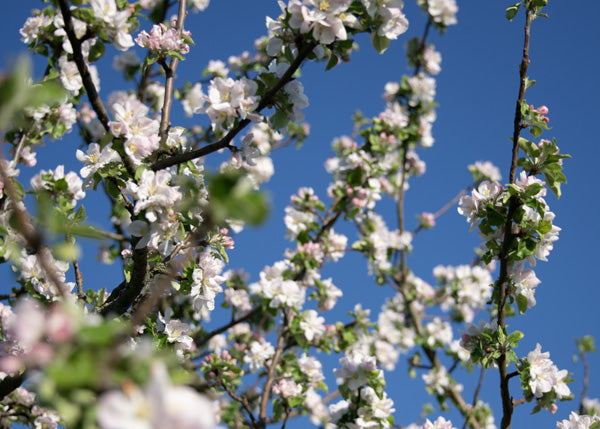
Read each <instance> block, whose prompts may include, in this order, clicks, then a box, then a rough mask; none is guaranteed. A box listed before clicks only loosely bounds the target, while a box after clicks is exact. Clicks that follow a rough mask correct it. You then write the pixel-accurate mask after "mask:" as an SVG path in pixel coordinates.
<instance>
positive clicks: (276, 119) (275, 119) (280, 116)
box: [269, 110, 290, 130]
mask: <svg viewBox="0 0 600 429" xmlns="http://www.w3.org/2000/svg"><path fill="white" fill-rule="evenodd" d="M269 122H271V126H272V127H273V128H275V129H278V130H279V129H281V128H284V127H285V126H286V125H287V124H288V123H289V122H290V119H289V118H288V115H287V113H285V112H284V111H282V110H277V111H276V112H275V113H274V114H272V115H271V117H270V118H269Z"/></svg>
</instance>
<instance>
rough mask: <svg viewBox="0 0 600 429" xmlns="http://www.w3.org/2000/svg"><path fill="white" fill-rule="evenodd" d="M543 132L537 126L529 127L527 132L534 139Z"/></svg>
mask: <svg viewBox="0 0 600 429" xmlns="http://www.w3.org/2000/svg"><path fill="white" fill-rule="evenodd" d="M543 131H544V130H543V129H542V127H540V126H539V125H532V126H531V127H529V132H530V133H531V135H532V136H533V137H535V138H538V137H539V136H540V135H541V134H542V132H543Z"/></svg>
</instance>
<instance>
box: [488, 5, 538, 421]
mask: <svg viewBox="0 0 600 429" xmlns="http://www.w3.org/2000/svg"><path fill="white" fill-rule="evenodd" d="M532 20H533V12H532V11H531V10H529V9H527V10H526V17H525V40H524V43H523V57H522V59H521V65H520V67H519V75H520V83H519V95H518V97H517V102H516V109H515V119H514V127H513V146H512V157H511V164H510V176H509V177H510V180H509V183H511V184H512V183H515V179H516V174H517V160H518V156H519V136H520V133H521V121H522V117H521V103H522V102H523V98H524V97H525V90H526V89H527V88H526V86H527V85H526V82H527V68H528V66H529V38H530V28H531V22H532ZM518 207H519V201H518V199H517V198H515V197H511V199H510V202H509V208H508V214H507V218H506V223H505V225H504V238H503V242H502V249H501V251H500V255H499V259H500V274H499V276H498V281H497V283H496V285H497V288H498V289H497V290H498V328H499V329H500V328H501V327H504V326H505V319H506V301H507V297H508V291H507V289H508V265H509V260H508V259H509V252H510V248H511V244H512V241H513V239H514V236H513V233H512V223H513V218H514V215H515V213H516V211H517V209H518ZM496 363H497V364H498V369H499V374H500V395H501V397H502V422H501V426H500V427H501V429H508V428H510V425H511V422H512V415H513V409H514V404H513V400H512V397H511V396H510V390H509V384H508V382H509V380H510V377H509V376H508V371H507V365H508V362H507V360H506V353H504V352H503V353H502V354H501V355H500V357H499V358H498V359H497V361H496Z"/></svg>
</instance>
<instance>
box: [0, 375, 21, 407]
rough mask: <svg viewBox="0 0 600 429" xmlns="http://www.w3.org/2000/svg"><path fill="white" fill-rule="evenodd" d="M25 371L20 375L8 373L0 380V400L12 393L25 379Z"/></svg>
mask: <svg viewBox="0 0 600 429" xmlns="http://www.w3.org/2000/svg"><path fill="white" fill-rule="evenodd" d="M25 374H26V373H25V372H23V373H22V374H19V375H8V376H6V377H4V378H3V379H2V381H0V400H2V399H4V398H5V397H6V395H10V394H11V393H12V392H13V391H14V390H15V389H16V388H18V387H19V386H21V384H23V382H24V381H25Z"/></svg>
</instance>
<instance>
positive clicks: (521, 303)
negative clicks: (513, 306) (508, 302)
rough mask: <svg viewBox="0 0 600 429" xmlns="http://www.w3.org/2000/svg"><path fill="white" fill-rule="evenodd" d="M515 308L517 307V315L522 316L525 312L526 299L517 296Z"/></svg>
mask: <svg viewBox="0 0 600 429" xmlns="http://www.w3.org/2000/svg"><path fill="white" fill-rule="evenodd" d="M517 307H519V314H523V313H525V312H526V311H527V298H525V297H524V296H523V295H519V296H517Z"/></svg>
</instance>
